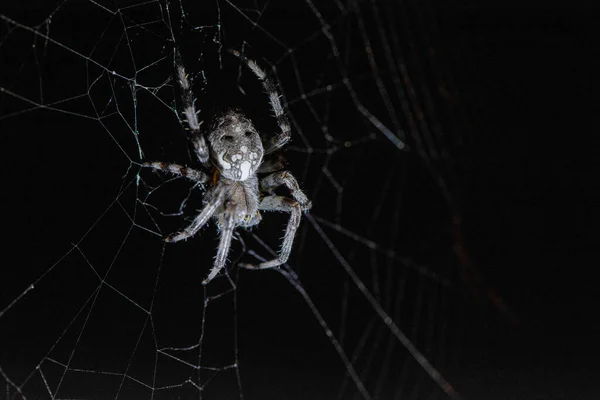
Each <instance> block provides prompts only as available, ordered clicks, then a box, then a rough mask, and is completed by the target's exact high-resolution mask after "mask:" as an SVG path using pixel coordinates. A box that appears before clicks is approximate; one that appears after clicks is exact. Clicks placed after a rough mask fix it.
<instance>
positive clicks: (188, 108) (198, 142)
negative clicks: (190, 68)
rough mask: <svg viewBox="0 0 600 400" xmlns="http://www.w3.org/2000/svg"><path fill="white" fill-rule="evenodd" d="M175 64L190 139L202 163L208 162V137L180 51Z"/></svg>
mask: <svg viewBox="0 0 600 400" xmlns="http://www.w3.org/2000/svg"><path fill="white" fill-rule="evenodd" d="M175 66H176V69H177V80H178V81H179V86H180V87H181V92H182V93H181V100H182V102H183V114H184V115H185V122H186V123H187V125H188V127H189V128H190V140H191V142H192V144H193V146H194V150H195V151H196V156H198V160H200V162H201V163H202V165H205V166H206V165H207V164H208V157H209V151H208V145H207V144H206V139H205V138H204V135H203V134H202V132H201V130H200V122H199V121H198V112H197V111H196V106H195V105H194V103H195V99H194V92H193V91H192V85H191V82H190V79H189V76H188V74H187V73H186V72H185V67H184V66H183V62H182V61H181V55H180V54H179V51H176V52H175Z"/></svg>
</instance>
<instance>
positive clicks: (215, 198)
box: [165, 185, 225, 243]
mask: <svg viewBox="0 0 600 400" xmlns="http://www.w3.org/2000/svg"><path fill="white" fill-rule="evenodd" d="M224 196H225V188H224V187H223V186H222V185H219V186H217V187H216V188H215V189H214V191H212V195H211V193H209V194H207V196H206V197H207V198H209V199H210V200H208V201H207V202H206V205H205V206H204V208H203V209H202V211H201V212H200V214H198V216H197V217H196V218H194V220H193V221H192V223H191V224H190V225H189V226H188V227H186V228H185V229H184V230H182V231H181V232H177V233H173V234H171V235H169V236H167V238H166V239H165V241H167V242H171V243H172V242H179V241H180V240H185V239H187V238H190V237H192V236H194V235H195V234H196V233H197V232H198V231H199V230H200V228H202V227H203V226H204V225H205V224H206V223H207V222H208V220H209V219H210V217H212V216H213V214H214V213H215V211H216V210H217V208H218V207H219V206H220V205H221V203H223V197H224Z"/></svg>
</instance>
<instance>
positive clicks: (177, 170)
mask: <svg viewBox="0 0 600 400" xmlns="http://www.w3.org/2000/svg"><path fill="white" fill-rule="evenodd" d="M142 167H144V168H152V169H155V170H157V171H164V172H169V173H171V174H174V175H178V176H182V177H184V178H187V179H189V180H191V181H194V182H200V183H202V184H206V183H208V181H209V179H208V175H206V174H205V173H204V172H202V171H198V170H196V169H193V168H189V167H184V166H183V165H179V164H173V163H165V162H162V161H154V162H145V163H143V164H142Z"/></svg>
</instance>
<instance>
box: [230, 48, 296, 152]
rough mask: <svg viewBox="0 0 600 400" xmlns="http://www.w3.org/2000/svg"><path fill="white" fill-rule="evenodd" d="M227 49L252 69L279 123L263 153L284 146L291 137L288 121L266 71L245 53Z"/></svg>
mask: <svg viewBox="0 0 600 400" xmlns="http://www.w3.org/2000/svg"><path fill="white" fill-rule="evenodd" d="M229 51H230V52H231V54H233V55H234V56H236V57H238V58H239V59H240V60H242V61H244V63H245V64H246V65H247V66H248V68H249V69H250V71H252V72H253V73H254V75H256V77H257V78H258V80H259V81H260V82H261V83H262V85H263V88H264V89H265V92H267V95H268V96H269V101H270V102H271V107H272V108H273V112H274V113H275V119H276V120H277V125H279V129H280V132H279V133H278V134H277V135H275V136H274V137H272V138H270V139H269V140H268V142H267V143H266V144H265V154H270V153H272V152H274V151H275V150H278V149H280V148H281V147H282V146H284V145H285V144H286V143H287V142H288V141H289V140H290V138H291V137H292V129H291V126H290V121H289V120H288V118H287V116H286V115H285V112H284V111H283V106H282V105H281V101H280V99H279V98H280V96H279V93H278V92H277V88H276V87H275V84H273V82H272V81H271V80H270V79H269V77H268V76H267V74H266V72H265V71H264V70H263V69H262V68H261V67H260V66H259V65H258V64H257V63H256V61H254V60H250V59H248V58H247V57H246V56H245V55H243V54H241V53H240V52H239V51H237V50H233V49H232V50H229Z"/></svg>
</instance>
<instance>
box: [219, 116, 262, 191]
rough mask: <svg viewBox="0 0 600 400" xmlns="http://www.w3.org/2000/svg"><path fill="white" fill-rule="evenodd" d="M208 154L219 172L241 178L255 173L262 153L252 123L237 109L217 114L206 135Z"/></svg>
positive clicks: (226, 176)
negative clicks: (209, 150)
mask: <svg viewBox="0 0 600 400" xmlns="http://www.w3.org/2000/svg"><path fill="white" fill-rule="evenodd" d="M208 142H209V143H210V148H211V156H212V158H213V160H214V161H215V164H216V167H217V168H218V169H219V170H220V172H221V175H223V177H225V178H227V179H232V180H234V181H244V180H246V179H248V178H249V177H250V176H251V175H254V174H255V173H256V170H257V169H258V167H259V165H260V164H261V162H262V158H263V155H264V150H263V145H262V141H261V140H260V136H259V135H258V132H257V131H256V129H255V128H254V125H252V122H251V121H250V120H249V119H247V118H246V117H244V115H243V114H242V113H241V112H239V111H237V110H230V111H227V112H226V113H224V114H223V115H221V116H219V117H218V118H217V120H216V122H215V124H214V126H213V128H212V132H211V133H210V135H209V136H208Z"/></svg>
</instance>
